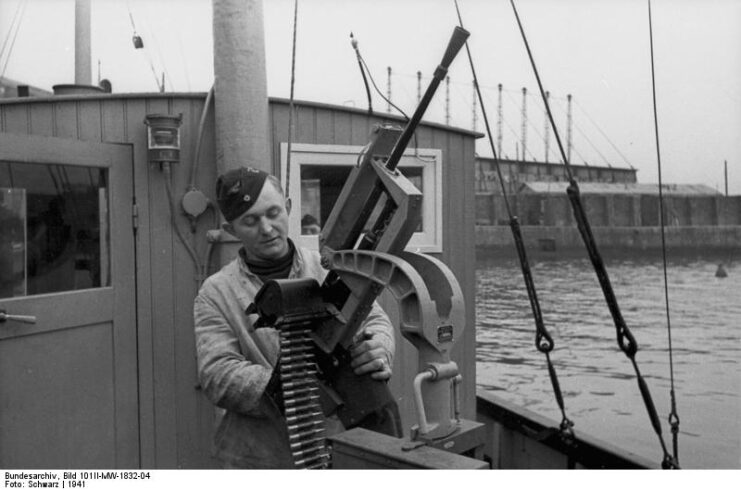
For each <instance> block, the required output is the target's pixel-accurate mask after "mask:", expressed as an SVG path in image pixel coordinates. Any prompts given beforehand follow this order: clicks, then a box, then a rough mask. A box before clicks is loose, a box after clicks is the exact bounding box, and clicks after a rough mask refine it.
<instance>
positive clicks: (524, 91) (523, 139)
mask: <svg viewBox="0 0 741 490" xmlns="http://www.w3.org/2000/svg"><path fill="white" fill-rule="evenodd" d="M520 141H521V142H522V161H523V162H524V161H525V159H526V156H525V152H526V151H527V87H522V134H521V137H520Z"/></svg>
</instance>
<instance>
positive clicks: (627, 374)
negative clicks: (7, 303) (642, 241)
mask: <svg viewBox="0 0 741 490" xmlns="http://www.w3.org/2000/svg"><path fill="white" fill-rule="evenodd" d="M728 259H729V257H728V256H727V255H726V256H725V257H705V258H702V259H701V258H694V257H684V258H675V259H671V258H670V261H669V264H668V283H669V304H670V319H671V337H672V348H673V364H674V386H675V394H676V406H677V415H678V416H679V420H680V424H679V428H680V431H679V462H680V465H681V466H682V467H683V468H741V403H740V402H739V400H740V399H741V342H739V340H740V337H741V265H740V264H739V263H738V261H736V262H731V263H730V264H729V263H728ZM720 262H725V268H726V271H727V272H728V277H727V278H725V279H719V278H716V277H715V271H716V269H717V267H718V264H719V263H720ZM606 266H607V271H608V273H609V275H610V279H611V282H612V285H613V288H614V290H615V293H616V296H617V299H618V303H619V305H620V307H621V310H622V312H623V316H624V318H625V321H626V323H627V325H628V327H629V328H630V330H631V332H632V333H633V335H634V336H635V338H636V340H637V342H638V346H639V350H638V354H637V355H636V361H637V364H638V366H639V369H640V372H641V374H642V375H643V376H644V378H645V379H646V381H647V383H648V385H649V388H650V390H651V395H652V397H653V401H654V404H655V406H656V409H657V411H658V413H659V417H660V419H661V423H662V434H663V438H664V441H665V443H666V446H667V448H668V450H669V452H670V453H671V452H672V434H671V430H670V426H669V423H668V416H669V413H670V411H671V398H670V386H671V385H670V368H669V354H668V335H669V334H668V333H667V319H666V309H665V300H664V282H663V269H662V265H661V259H660V257H658V258H656V257H643V258H641V257H631V258H619V259H618V258H615V259H610V260H606ZM531 268H532V271H533V276H534V280H535V285H536V289H537V292H538V298H539V299H540V304H541V309H542V311H543V316H544V320H545V324H546V328H547V329H548V331H549V333H550V334H551V335H552V337H553V340H554V342H555V348H554V350H553V352H552V353H551V359H552V360H553V362H554V365H555V367H556V371H557V373H558V379H559V381H560V384H561V390H562V392H563V394H564V398H565V406H566V414H567V416H568V417H569V418H570V419H571V420H572V421H573V422H574V423H575V427H574V428H575V430H576V431H577V432H580V431H581V432H585V433H588V434H590V435H592V436H595V437H598V438H600V439H603V440H606V441H609V442H611V443H612V444H614V445H616V446H618V447H621V448H623V449H626V450H629V451H631V452H633V453H636V454H639V455H641V456H644V457H646V458H649V459H651V460H652V461H655V462H656V463H657V464H659V463H660V462H661V460H662V456H663V451H662V450H661V444H660V441H659V438H658V436H657V435H656V433H655V431H654V430H653V428H652V426H651V423H650V419H649V417H648V412H647V411H646V408H645V405H644V403H643V399H642V397H641V395H640V392H639V388H638V383H637V382H636V378H635V375H634V369H633V366H632V364H631V362H630V360H629V359H628V358H627V357H626V356H625V354H624V353H623V352H622V351H621V350H620V348H619V347H618V344H617V340H616V330H615V327H614V324H613V322H612V317H611V316H610V314H609V311H608V309H607V306H606V303H605V300H604V296H603V295H602V291H601V289H600V288H599V284H598V282H597V278H596V275H595V273H594V270H593V268H592V266H591V263H590V262H589V261H588V260H587V259H586V258H581V257H579V258H569V259H558V258H550V259H539V260H531ZM476 282H477V293H476V321H477V326H476V342H477V368H476V369H477V384H478V386H479V388H484V389H487V390H492V391H494V392H496V394H498V395H499V396H502V397H505V398H506V399H508V400H509V401H512V402H514V403H517V404H519V405H520V406H524V407H526V408H528V409H530V410H533V411H536V412H538V413H540V414H542V415H545V416H548V417H551V418H553V419H555V420H556V421H559V422H560V421H561V412H560V410H559V409H558V406H557V404H556V401H555V397H554V395H553V389H552V387H551V383H550V379H549V377H548V373H547V370H546V369H547V368H546V363H545V355H544V354H541V353H540V352H538V351H537V350H536V349H535V345H534V338H535V334H534V332H535V326H534V322H533V319H532V312H531V309H530V304H529V302H528V298H527V292H526V290H525V288H524V281H523V279H522V273H521V272H520V268H519V264H518V263H517V260H516V259H507V260H504V259H486V258H479V260H478V267H477V276H476Z"/></svg>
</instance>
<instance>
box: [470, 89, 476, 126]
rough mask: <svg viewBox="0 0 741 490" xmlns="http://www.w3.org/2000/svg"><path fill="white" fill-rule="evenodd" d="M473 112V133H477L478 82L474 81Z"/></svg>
mask: <svg viewBox="0 0 741 490" xmlns="http://www.w3.org/2000/svg"><path fill="white" fill-rule="evenodd" d="M471 112H473V121H472V127H473V131H476V112H477V111H476V80H474V81H473V109H472V111H471Z"/></svg>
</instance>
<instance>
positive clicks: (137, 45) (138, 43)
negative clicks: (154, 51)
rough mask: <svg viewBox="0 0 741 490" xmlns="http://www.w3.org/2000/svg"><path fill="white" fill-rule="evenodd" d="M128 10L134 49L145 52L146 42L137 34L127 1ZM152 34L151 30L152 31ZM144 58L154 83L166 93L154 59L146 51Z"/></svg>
mask: <svg viewBox="0 0 741 490" xmlns="http://www.w3.org/2000/svg"><path fill="white" fill-rule="evenodd" d="M126 10H128V11H129V20H130V21H131V28H132V29H133V30H134V35H133V36H132V39H133V41H134V49H141V50H144V41H143V40H142V38H141V36H139V35H138V34H137V33H136V24H135V23H134V14H132V13H131V5H130V4H129V1H128V0H127V1H126ZM150 33H151V30H150ZM144 56H145V57H146V58H147V62H148V63H149V68H150V69H151V70H152V75H154V83H156V84H157V89H158V90H159V91H160V92H164V91H165V84H164V83H162V84H160V79H159V77H158V76H157V70H156V69H155V68H154V63H153V62H152V57H151V56H149V53H148V52H146V51H144Z"/></svg>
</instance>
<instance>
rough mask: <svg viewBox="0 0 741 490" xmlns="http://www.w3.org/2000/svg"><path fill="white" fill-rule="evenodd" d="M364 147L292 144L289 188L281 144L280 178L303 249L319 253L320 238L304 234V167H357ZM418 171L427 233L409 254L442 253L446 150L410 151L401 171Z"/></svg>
mask: <svg viewBox="0 0 741 490" xmlns="http://www.w3.org/2000/svg"><path fill="white" fill-rule="evenodd" d="M363 148H364V147H362V146H353V145H327V144H310V143H293V144H291V172H290V179H291V180H290V183H289V184H290V185H288V186H286V177H287V176H288V175H289V174H288V172H287V163H288V143H286V142H282V143H281V144H280V166H281V167H280V175H281V184H282V185H283V189H287V191H288V192H287V196H286V197H288V198H290V199H291V202H292V206H293V207H294V209H292V211H291V213H290V214H289V217H288V222H289V230H290V233H289V236H290V237H291V239H292V240H293V241H294V242H295V243H296V244H297V245H300V246H303V247H306V248H308V249H312V250H318V249H319V241H318V237H317V236H316V235H302V234H301V216H302V214H301V209H300V206H301V166H302V165H337V166H346V167H347V166H349V167H352V166H355V165H356V164H357V162H358V154H360V152H361V151H362V150H363ZM409 167H416V168H421V169H422V186H423V189H424V198H423V206H422V222H423V227H424V229H423V231H422V232H418V233H414V235H412V238H411V239H410V240H409V243H408V244H407V247H406V250H408V251H412V252H426V253H440V252H442V248H443V247H442V245H443V243H442V238H443V233H442V230H443V226H442V225H443V223H442V219H443V213H442V195H443V193H442V150H440V149H435V148H418V149H416V151H415V149H407V150H406V151H405V152H404V154H403V155H402V158H401V160H400V161H399V165H398V168H399V169H400V170H401V171H402V173H403V172H404V168H409Z"/></svg>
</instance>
